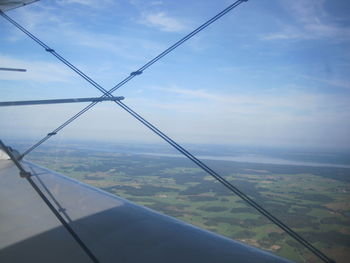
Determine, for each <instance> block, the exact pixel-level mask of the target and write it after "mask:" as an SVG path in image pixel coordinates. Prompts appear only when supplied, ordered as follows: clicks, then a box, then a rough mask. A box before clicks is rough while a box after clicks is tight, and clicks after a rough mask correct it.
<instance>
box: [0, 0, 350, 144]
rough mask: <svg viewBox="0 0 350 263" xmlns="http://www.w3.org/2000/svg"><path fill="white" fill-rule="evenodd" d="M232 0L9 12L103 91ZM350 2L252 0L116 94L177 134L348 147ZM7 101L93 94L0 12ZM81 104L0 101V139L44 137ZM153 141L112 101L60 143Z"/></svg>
mask: <svg viewBox="0 0 350 263" xmlns="http://www.w3.org/2000/svg"><path fill="white" fill-rule="evenodd" d="M232 2H233V1H226V0H215V1H214V0H201V1H189V0H186V1H184V0H178V1H172V0H164V1H163V0H162V1H144V0H119V1H117V0H115V1H112V0H101V1H93V0H61V1H58V0H57V1H53V0H47V1H39V2H37V3H34V4H32V5H28V6H26V7H23V8H19V9H16V10H12V11H9V12H8V13H7V14H8V15H9V16H10V17H12V18H13V19H15V20H16V21H18V22H19V23H20V24H21V25H22V26H24V27H25V28H27V29H28V30H30V31H31V32H32V33H33V34H35V35H36V36H37V37H38V38H40V39H41V40H42V41H43V42H45V43H47V44H48V45H49V46H50V47H52V48H54V49H55V50H56V51H57V52H58V53H59V54H61V55H62V56H63V57H65V58H66V59H68V60H69V61H71V62H72V63H73V64H74V65H76V66H77V67H78V68H80V69H81V70H82V71H83V72H85V73H86V74H88V75H89V76H90V77H92V78H93V79H94V80H95V81H97V82H98V83H100V84H101V85H102V86H103V87H104V88H106V89H110V88H112V87H113V86H114V85H115V84H116V83H118V82H119V81H120V80H122V79H123V78H124V77H126V76H127V75H128V74H129V73H130V72H132V71H134V70H136V69H137V68H139V67H140V66H142V65H143V64H145V63H146V62H147V61H148V60H150V59H152V58H153V57H155V56H156V55H158V54H159V53H160V52H162V51H163V50H164V49H165V48H167V47H168V46H170V45H171V44H173V43H174V42H176V41H177V40H178V39H180V38H181V37H182V36H184V35H185V34H187V33H188V32H190V31H192V30H193V29H194V28H195V27H197V26H199V25H200V24H201V23H203V22H204V21H206V20H207V19H209V18H210V17H212V16H214V15H215V14H216V13H218V12H219V11H221V10H222V9H224V8H225V7H226V6H228V5H229V4H231V3H232ZM349 12H350V2H349V1H345V0H308V1H305V0H295V1H288V0H249V1H248V2H247V3H243V4H241V5H240V6H239V7H237V8H236V9H234V10H233V11H232V12H230V13H229V14H227V15H225V16H224V17H223V18H221V19H220V20H219V21H217V22H215V23H214V24H212V25H211V26H210V27H209V28H207V29H205V30H204V31H202V32H201V33H200V34H199V35H197V36H196V37H194V38H193V39H191V40H189V41H188V42H186V43H185V44H184V45H183V46H181V47H180V48H178V49H177V50H176V51H175V52H173V53H171V54H169V55H168V56H166V57H164V58H163V59H162V60H161V61H159V62H158V63H156V64H154V65H153V66H152V67H150V68H149V69H147V70H146V71H145V72H144V74H142V75H141V76H139V77H137V78H134V79H133V80H132V81H130V82H129V83H128V84H126V85H125V86H124V87H122V88H121V89H120V90H118V91H117V92H116V93H115V95H122V96H125V97H126V99H125V101H124V102H125V103H126V104H127V105H129V106H130V107H132V108H133V109H135V110H136V111H137V112H139V113H140V114H141V115H143V116H144V117H146V118H147V119H148V120H149V121H151V122H152V123H154V124H155V125H156V126H157V127H159V128H160V129H161V130H162V131H164V132H165V133H167V134H168V135H170V136H171V137H172V138H174V139H175V140H176V141H178V142H180V143H215V144H216V143H217V144H233V145H234V144H242V145H269V146H296V147H317V148H335V149H344V148H346V149H349V148H350V136H349V132H350V103H349V102H350V74H349V73H350V48H349V47H350V17H349V16H348V14H349ZM0 35H1V42H0V66H1V67H19V68H26V69H27V70H28V71H27V72H26V73H12V72H0V98H1V100H2V101H5V100H22V99H23V100H24V99H49V98H71V97H90V96H99V95H100V93H99V92H98V91H97V90H95V89H94V88H93V87H92V86H89V84H88V83H86V82H84V80H82V79H81V78H80V77H79V76H77V75H75V74H74V73H73V72H71V71H70V70H69V69H68V68H66V67H65V66H64V65H63V64H61V63H60V62H59V61H57V60H56V59H55V58H54V57H53V56H51V55H50V54H49V53H47V52H45V51H43V49H42V48H41V47H39V46H38V45H37V44H36V43H34V42H33V41H32V40H30V39H28V37H27V36H25V35H24V34H23V33H22V32H20V31H19V30H17V29H16V28H14V27H13V26H12V25H10V24H9V23H8V22H7V21H5V20H4V19H1V20H0ZM83 107H84V105H82V104H80V105H55V106H28V107H18V108H10V107H9V108H2V109H0V121H1V131H0V135H1V138H3V139H4V140H6V139H7V138H13V137H16V138H32V139H40V138H41V137H42V136H43V135H45V134H46V133H48V132H49V131H51V130H53V129H54V128H56V127H57V126H59V125H60V124H61V123H62V122H63V121H64V120H65V119H67V118H68V117H70V116H72V115H73V114H74V113H76V112H78V111H79V110H80V109H82V108H83ZM77 137H82V138H83V139H94V140H105V141H123V140H128V141H129V140H136V141H145V142H159V141H160V140H159V139H158V138H157V137H156V136H154V135H152V134H151V133H150V132H149V131H147V130H146V128H144V127H142V126H141V125H140V124H138V123H137V122H136V121H135V120H134V119H132V118H131V117H129V116H128V115H127V114H126V113H125V112H123V111H122V110H121V109H119V108H118V107H117V106H115V105H114V104H112V103H109V102H108V103H107V102H106V103H103V104H102V103H100V104H99V105H97V106H96V107H95V108H93V109H92V110H91V111H89V112H88V113H87V114H86V115H84V116H83V117H82V118H80V119H79V120H77V121H76V122H75V123H73V124H72V125H70V126H69V127H67V128H66V129H64V130H63V131H62V132H61V133H60V134H59V135H58V136H57V138H55V139H56V140H59V139H60V138H61V139H64V138H68V139H70V138H77Z"/></svg>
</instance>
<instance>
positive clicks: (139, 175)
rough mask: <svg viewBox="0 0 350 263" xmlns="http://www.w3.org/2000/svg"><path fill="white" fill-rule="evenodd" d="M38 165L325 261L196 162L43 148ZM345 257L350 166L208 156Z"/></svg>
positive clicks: (281, 250) (235, 235)
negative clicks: (296, 164) (232, 160)
mask: <svg viewBox="0 0 350 263" xmlns="http://www.w3.org/2000/svg"><path fill="white" fill-rule="evenodd" d="M30 160H32V161H34V162H35V163H37V164H40V165H42V166H45V167H48V168H50V169H52V170H55V171H58V172H61V173H62V174H64V175H67V176H70V177H73V178H75V179H78V180H80V181H83V182H85V183H88V184H90V185H93V186H96V187H99V188H101V189H104V190H106V191H108V192H110V193H113V194H116V195H118V196H121V197H124V198H127V199H129V200H132V201H134V202H136V203H139V204H141V205H145V206H147V207H150V208H152V209H154V210H157V211H159V212H161V213H164V214H167V215H170V216H174V217H176V218H179V219H181V220H184V221H186V222H189V223H191V224H194V225H197V226H199V227H202V228H205V229H208V230H210V231H213V232H216V233H219V234H221V235H224V236H227V237H229V238H232V239H235V240H240V241H242V242H245V243H248V244H250V245H253V246H256V247H259V248H263V249H265V250H269V251H272V252H273V253H276V254H278V255H281V256H283V257H287V258H289V259H292V260H294V261H296V262H319V261H318V260H317V259H315V257H314V256H313V255H311V254H310V253H309V252H307V251H306V250H305V249H303V248H302V247H301V246H300V245H299V244H298V243H297V242H296V241H294V240H292V239H291V238H289V237H287V236H286V234H284V233H283V232H282V231H281V230H280V229H278V228H277V227H276V226H274V225H272V224H271V223H269V222H268V221H267V220H266V219H265V218H263V217H262V216H261V215H260V214H258V213H257V212H256V211H255V210H254V209H252V208H250V207H248V206H247V205H246V204H245V203H244V202H243V201H242V200H240V199H239V198H238V197H236V196H234V195H232V194H231V193H230V192H229V191H228V190H227V189H226V188H224V187H223V186H222V185H220V184H219V183H217V182H216V181H215V180H214V179H213V178H211V177H210V176H208V175H207V174H205V173H203V172H202V171H201V170H200V169H199V168H196V167H195V166H193V164H191V163H190V162H189V161H188V160H185V159H182V158H173V157H155V156H150V155H136V154H116V153H103V152H91V151H90V150H89V151H87V150H72V149H65V150H57V149H56V150H55V151H48V150H47V149H46V150H45V151H44V150H42V151H40V150H39V151H37V152H35V153H33V154H32V155H31V156H30ZM206 163H207V164H208V165H209V166H210V167H212V168H214V169H215V170H216V171H218V172H219V173H220V174H222V175H223V176H224V177H225V178H226V179H227V180H228V181H230V182H231V183H232V184H233V185H235V186H237V187H238V188H239V189H241V190H242V191H243V192H245V193H246V194H248V195H249V196H250V197H251V198H253V199H254V200H255V201H257V202H258V203H259V204H261V205H262V206H264V207H265V208H266V209H267V210H268V211H270V212H272V213H273V214H274V215H275V216H276V217H278V218H279V219H281V220H282V221H283V222H285V223H286V224H287V225H289V226H290V227H291V228H292V229H294V230H296V231H297V232H298V233H300V234H301V235H302V236H303V237H304V238H305V239H307V240H308V241H309V242H311V243H312V244H314V245H315V246H316V247H318V248H319V249H321V250H322V251H323V252H324V253H326V254H327V255H329V256H330V257H331V258H333V259H335V260H336V261H337V262H344V263H345V262H350V249H349V246H350V218H349V217H350V202H349V201H350V200H349V191H350V169H346V168H325V167H322V168H320V167H300V166H287V165H270V164H249V163H237V162H229V161H206Z"/></svg>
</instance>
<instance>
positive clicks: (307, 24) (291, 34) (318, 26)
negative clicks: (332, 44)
mask: <svg viewBox="0 0 350 263" xmlns="http://www.w3.org/2000/svg"><path fill="white" fill-rule="evenodd" d="M284 6H285V9H286V10H287V11H288V13H289V14H290V15H291V16H292V17H293V18H294V22H295V23H294V24H283V25H282V30H281V31H279V32H274V33H270V34H266V35H264V36H262V39H263V40H287V39H290V40H307V39H322V38H329V39H333V40H350V28H349V27H345V26H342V25H339V24H338V23H337V20H338V18H337V17H334V16H331V15H330V14H329V13H328V12H327V10H326V9H325V0H308V1H305V0H295V1H286V2H285V4H284Z"/></svg>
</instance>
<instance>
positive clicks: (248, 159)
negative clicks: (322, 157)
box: [134, 152, 350, 169]
mask: <svg viewBox="0 0 350 263" xmlns="http://www.w3.org/2000/svg"><path fill="white" fill-rule="evenodd" d="M134 154H140V155H152V156H159V157H174V158H185V157H184V156H183V155H181V154H171V153H151V152H138V153H134ZM196 157H197V158H198V159H202V160H214V161H230V162H239V163H256V164H275V165H294V166H311V167H333V168H347V169H350V165H345V164H332V163H318V162H303V161H291V160H286V159H278V158H272V157H266V156H258V155H242V156H212V155H198V156H196Z"/></svg>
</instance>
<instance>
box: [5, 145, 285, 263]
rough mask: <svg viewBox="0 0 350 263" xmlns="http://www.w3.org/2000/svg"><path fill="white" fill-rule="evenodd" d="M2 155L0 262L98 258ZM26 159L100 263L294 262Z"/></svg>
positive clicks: (34, 177)
mask: <svg viewBox="0 0 350 263" xmlns="http://www.w3.org/2000/svg"><path fill="white" fill-rule="evenodd" d="M0 156H2V159H1V160H0V222H1V224H0V262H11V263H16V262H92V261H91V259H90V258H89V257H88V256H87V255H86V253H85V252H84V251H83V250H82V249H81V248H80V247H79V246H78V244H77V243H76V241H75V240H74V239H73V238H72V237H71V235H70V234H69V232H68V231H67V230H66V229H65V228H64V227H63V225H62V224H61V223H60V222H59V221H58V220H57V218H56V217H55V216H54V214H53V213H52V212H51V211H50V210H49V208H48V207H47V206H46V204H45V203H44V202H43V200H42V199H41V198H40V197H39V195H38V194H37V193H36V192H35V191H34V190H33V188H32V187H31V185H30V184H29V183H28V182H27V180H25V178H23V177H21V176H20V175H19V170H18V168H17V167H16V166H15V165H14V163H13V161H12V160H9V158H8V156H7V155H6V154H5V153H4V152H3V153H2V154H0ZM21 164H22V165H23V166H24V167H25V169H26V170H27V171H29V172H30V173H31V174H32V176H31V178H32V180H33V182H34V183H35V184H36V185H37V186H38V187H39V188H40V190H41V191H42V193H44V195H45V196H46V198H47V199H48V200H49V201H50V203H51V204H52V205H53V206H54V207H55V209H56V210H57V211H58V212H59V213H60V214H61V216H62V217H63V218H64V219H65V221H66V222H67V223H68V224H69V225H70V226H71V227H72V229H73V230H74V231H75V233H76V234H77V235H78V236H79V237H80V239H81V240H82V242H84V244H85V245H86V246H87V247H88V248H89V249H90V251H91V252H92V253H93V254H94V255H95V257H96V258H97V260H98V261H97V262H123V263H129V262H130V263H135V262H153V263H156V262H159V263H160V262H162V263H163V262H168V263H172V262H201V263H206V262H208V263H209V262H210V263H213V262H217V263H224V262H230V263H232V262H247V263H248V262H249V263H254V262H289V261H287V260H285V259H282V258H279V257H277V256H275V255H272V254H270V253H267V252H264V251H262V250H259V249H257V248H253V247H250V246H248V245H245V244H242V243H239V242H236V241H233V240H230V239H228V238H225V237H222V236H219V235H216V234H214V233H211V232H208V231H205V230H203V229H200V228H198V227H195V226H192V225H190V224H187V223H184V222H181V221H179V220H177V219H174V218H171V217H168V216H165V215H162V214H159V213H157V212H155V211H152V210H150V209H148V208H145V207H142V206H139V205H136V204H134V203H132V202H129V201H127V200H125V199H122V198H119V197H117V196H114V195H111V194H109V193H107V192H104V191H102V190H99V189H97V188H94V187H91V186H88V185H86V184H83V183H81V182H78V181H76V180H73V179H70V178H68V177H66V176H63V175H60V174H58V173H55V172H52V171H50V170H48V169H45V168H42V167H39V166H37V165H35V164H33V163H31V162H28V161H24V160H22V161H21Z"/></svg>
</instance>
